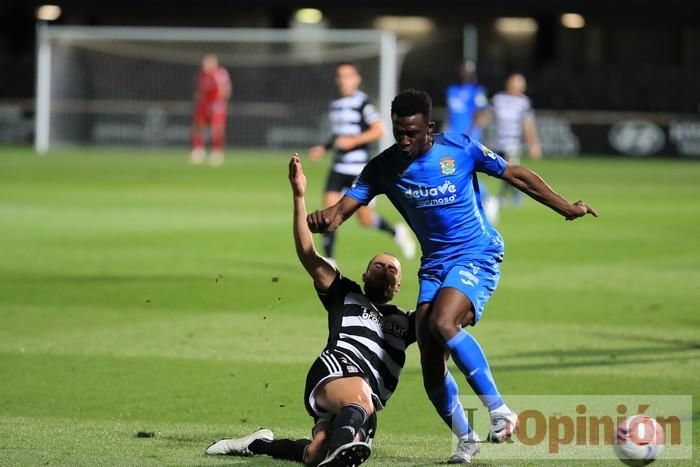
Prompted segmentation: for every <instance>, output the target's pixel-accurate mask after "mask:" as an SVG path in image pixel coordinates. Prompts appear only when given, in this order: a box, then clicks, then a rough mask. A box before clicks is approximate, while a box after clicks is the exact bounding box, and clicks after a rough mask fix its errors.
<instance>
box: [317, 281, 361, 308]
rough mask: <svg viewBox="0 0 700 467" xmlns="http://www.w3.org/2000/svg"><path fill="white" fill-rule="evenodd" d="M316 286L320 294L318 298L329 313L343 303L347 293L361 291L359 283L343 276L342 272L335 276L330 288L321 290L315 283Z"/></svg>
mask: <svg viewBox="0 0 700 467" xmlns="http://www.w3.org/2000/svg"><path fill="white" fill-rule="evenodd" d="M314 288H315V289H316V293H317V294H318V298H319V300H321V303H322V304H323V307H324V308H325V309H326V311H327V312H329V313H330V312H331V311H333V309H334V308H337V306H338V305H339V304H340V305H342V304H343V302H344V301H345V296H346V295H347V294H349V293H350V292H357V291H361V289H360V286H359V285H357V284H356V283H355V282H353V281H351V280H350V279H348V278H346V277H343V275H342V274H340V273H338V274H337V275H336V276H335V280H333V283H332V284H331V286H330V287H328V290H326V291H321V290H319V289H318V287H317V286H316V285H315V284H314Z"/></svg>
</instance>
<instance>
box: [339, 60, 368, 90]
mask: <svg viewBox="0 0 700 467" xmlns="http://www.w3.org/2000/svg"><path fill="white" fill-rule="evenodd" d="M361 82H362V78H361V77H360V74H359V73H358V72H357V68H355V67H354V66H352V65H340V66H339V67H338V68H337V69H336V70H335V85H336V86H338V92H339V93H340V95H341V96H351V95H352V94H353V93H354V92H355V91H357V90H358V89H359V88H360V83H361Z"/></svg>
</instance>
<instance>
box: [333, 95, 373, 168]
mask: <svg viewBox="0 0 700 467" xmlns="http://www.w3.org/2000/svg"><path fill="white" fill-rule="evenodd" d="M328 118H329V120H330V125H331V132H332V133H333V138H335V137H337V136H355V135H359V134H360V133H363V132H365V131H367V129H368V128H369V126H370V125H371V124H373V123H374V122H376V121H378V120H379V119H380V118H381V117H380V116H379V112H377V109H376V108H375V107H374V105H373V104H372V103H371V102H370V100H369V97H368V96H367V94H365V93H364V92H362V91H355V93H354V94H353V95H351V96H347V97H341V98H338V99H335V100H333V101H331V104H330V108H329V110H328ZM334 151H335V157H334V159H333V170H334V171H336V172H338V173H341V174H344V175H355V176H357V175H360V172H362V169H363V168H364V166H365V164H366V163H367V161H369V152H368V145H362V146H358V147H355V148H352V149H351V150H349V151H341V150H339V149H337V148H336V149H335V150H334Z"/></svg>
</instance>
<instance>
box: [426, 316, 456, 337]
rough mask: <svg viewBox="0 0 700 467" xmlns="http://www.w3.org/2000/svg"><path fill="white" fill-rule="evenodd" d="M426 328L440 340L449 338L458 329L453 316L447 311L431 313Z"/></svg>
mask: <svg viewBox="0 0 700 467" xmlns="http://www.w3.org/2000/svg"><path fill="white" fill-rule="evenodd" d="M428 329H430V332H431V333H432V334H433V336H435V337H436V338H437V339H440V341H441V342H446V341H448V340H450V338H451V337H452V336H454V335H455V334H456V333H457V332H458V331H459V327H458V326H457V321H456V320H455V318H454V316H451V315H450V314H448V313H432V314H431V315H430V317H429V318H428Z"/></svg>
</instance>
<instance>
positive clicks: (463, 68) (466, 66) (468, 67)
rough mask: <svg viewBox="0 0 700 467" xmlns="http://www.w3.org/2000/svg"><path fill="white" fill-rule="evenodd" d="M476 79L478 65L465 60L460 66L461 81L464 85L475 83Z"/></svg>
mask: <svg viewBox="0 0 700 467" xmlns="http://www.w3.org/2000/svg"><path fill="white" fill-rule="evenodd" d="M475 78H476V63H474V62H473V61H472V60H465V61H464V62H462V63H461V64H460V65H459V79H460V80H462V82H463V83H473V82H474V80H475Z"/></svg>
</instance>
